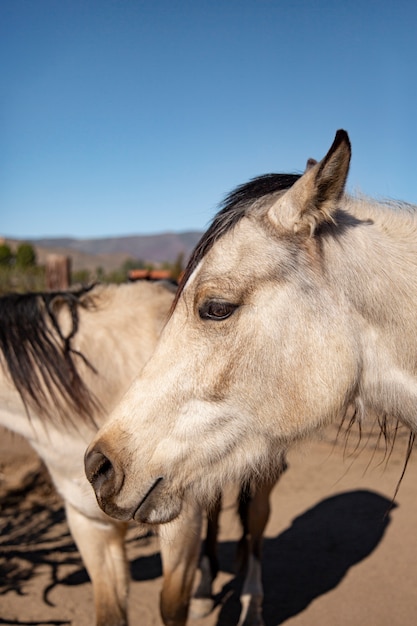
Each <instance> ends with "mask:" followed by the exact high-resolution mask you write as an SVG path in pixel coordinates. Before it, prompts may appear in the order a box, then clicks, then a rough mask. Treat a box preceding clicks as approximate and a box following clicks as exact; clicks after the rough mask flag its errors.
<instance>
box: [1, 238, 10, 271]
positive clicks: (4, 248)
mask: <svg viewBox="0 0 417 626" xmlns="http://www.w3.org/2000/svg"><path fill="white" fill-rule="evenodd" d="M12 261H13V253H12V251H11V249H10V246H8V245H7V243H3V244H1V245H0V265H1V266H3V267H4V266H6V267H9V266H10V265H11V264H12Z"/></svg>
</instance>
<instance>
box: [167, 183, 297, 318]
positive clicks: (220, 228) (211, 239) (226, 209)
mask: <svg viewBox="0 0 417 626" xmlns="http://www.w3.org/2000/svg"><path fill="white" fill-rule="evenodd" d="M299 178H300V175H299V174H264V175H263V176H258V177H257V178H252V180H250V181H249V182H247V183H244V184H243V185H240V186H239V187H236V189H235V190H234V191H232V192H231V193H229V194H228V195H227V196H226V198H225V199H224V201H223V202H222V203H221V205H220V210H219V212H218V213H217V215H216V216H215V218H214V219H213V221H212V223H211V225H210V226H209V228H208V230H207V231H206V232H205V233H204V235H203V236H202V237H201V239H200V241H199V242H198V244H197V245H196V247H195V249H194V252H193V253H192V255H191V257H190V260H189V262H188V265H187V267H186V269H185V271H184V274H183V276H182V279H181V282H180V284H179V287H178V291H177V295H176V297H175V300H174V303H173V305H172V310H173V309H174V308H175V305H176V304H177V301H178V298H179V296H180V295H181V292H182V290H183V289H184V286H185V284H186V282H187V280H188V279H189V278H190V276H191V274H192V273H193V271H194V270H195V268H196V267H197V265H198V263H199V262H200V261H201V259H202V258H203V257H204V256H205V255H206V254H207V252H208V251H209V250H210V249H211V248H212V247H213V245H214V243H215V242H216V241H217V240H218V239H220V237H222V236H223V235H224V234H225V233H227V232H228V231H230V230H231V229H232V228H233V227H234V226H235V225H236V224H237V223H238V222H239V221H240V220H241V219H242V217H244V216H245V215H246V213H247V211H248V209H249V207H250V206H251V205H252V203H253V202H254V201H255V200H259V199H260V198H263V197H264V196H266V195H269V194H272V193H275V192H276V191H285V190H287V189H289V188H290V187H292V185H293V184H294V183H295V182H296V181H297V180H298V179H299Z"/></svg>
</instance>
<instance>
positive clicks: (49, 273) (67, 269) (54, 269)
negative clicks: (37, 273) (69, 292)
mask: <svg viewBox="0 0 417 626" xmlns="http://www.w3.org/2000/svg"><path fill="white" fill-rule="evenodd" d="M45 281H46V288H47V289H50V290H51V291H63V290H64V289H68V287H69V286H70V282H71V259H70V257H68V256H64V255H62V254H48V256H47V257H46V272H45Z"/></svg>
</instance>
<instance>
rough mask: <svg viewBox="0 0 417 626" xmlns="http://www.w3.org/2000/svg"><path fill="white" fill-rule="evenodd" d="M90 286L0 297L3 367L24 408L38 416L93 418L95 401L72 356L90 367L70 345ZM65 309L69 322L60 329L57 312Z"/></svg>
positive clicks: (0, 349)
mask: <svg viewBox="0 0 417 626" xmlns="http://www.w3.org/2000/svg"><path fill="white" fill-rule="evenodd" d="M90 291H91V287H90V288H84V289H81V290H79V291H65V292H45V293H28V294H9V295H7V296H3V297H1V298H0V351H1V354H2V356H3V362H4V369H5V371H7V372H8V373H9V375H10V378H11V380H12V382H13V384H14V386H15V387H16V390H17V391H18V393H19V394H20V396H21V398H22V401H23V403H24V405H25V407H26V409H27V410H28V412H29V409H30V408H34V409H35V410H36V411H37V412H38V413H39V417H44V418H49V419H54V418H55V419H56V418H58V417H60V416H61V417H63V418H65V417H68V416H69V415H72V414H73V413H74V411H75V412H76V414H77V415H80V417H81V418H83V419H85V420H90V421H92V420H93V417H92V415H93V412H94V410H97V408H98V407H97V403H96V401H95V399H94V398H93V397H92V395H91V394H90V392H89V390H88V388H87V387H86V385H85V384H84V382H83V380H82V379H81V377H80V375H79V373H78V370H77V365H76V360H75V359H74V357H79V358H80V359H81V360H82V361H83V362H84V363H85V364H86V365H87V366H88V367H90V368H91V369H93V370H94V368H93V367H92V365H91V364H90V363H89V362H88V361H87V359H86V358H85V357H84V356H83V355H82V354H81V353H79V352H78V351H77V350H75V349H74V348H73V346H72V339H73V338H74V336H75V335H76V333H77V331H78V324H79V309H80V307H82V308H88V307H90V305H91V304H92V302H93V298H92V297H90V295H89V292H90ZM63 307H65V308H66V310H67V312H68V314H69V316H70V320H71V324H70V330H69V332H66V333H64V331H63V330H62V328H61V326H60V324H59V321H58V314H59V311H60V310H62V308H63Z"/></svg>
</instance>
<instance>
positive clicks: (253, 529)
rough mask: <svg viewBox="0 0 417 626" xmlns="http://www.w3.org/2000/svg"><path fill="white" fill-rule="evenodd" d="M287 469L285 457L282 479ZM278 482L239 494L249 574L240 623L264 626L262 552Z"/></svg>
mask: <svg viewBox="0 0 417 626" xmlns="http://www.w3.org/2000/svg"><path fill="white" fill-rule="evenodd" d="M286 469H287V463H286V460H285V457H283V459H282V464H281V469H280V473H279V476H278V478H279V477H280V476H281V475H282V474H283V473H284V472H285V470H286ZM276 482H277V478H276V477H275V478H274V480H270V481H265V482H262V483H257V484H256V487H255V488H254V490H253V492H252V493H250V492H249V491H248V488H247V487H246V488H245V487H243V488H242V489H241V492H240V494H239V515H240V518H241V521H242V526H243V536H242V539H241V540H240V542H239V548H240V549H242V548H244V552H245V557H246V558H245V561H246V576H245V580H244V583H243V587H242V592H241V596H240V600H241V605H242V610H241V614H240V618H239V623H238V626H264V621H263V618H262V604H263V597H264V596H263V587H262V569H261V553H262V541H263V534H264V531H265V527H266V525H267V523H268V519H269V514H270V503H269V496H270V493H271V491H272V488H273V487H274V485H275V484H276Z"/></svg>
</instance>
